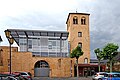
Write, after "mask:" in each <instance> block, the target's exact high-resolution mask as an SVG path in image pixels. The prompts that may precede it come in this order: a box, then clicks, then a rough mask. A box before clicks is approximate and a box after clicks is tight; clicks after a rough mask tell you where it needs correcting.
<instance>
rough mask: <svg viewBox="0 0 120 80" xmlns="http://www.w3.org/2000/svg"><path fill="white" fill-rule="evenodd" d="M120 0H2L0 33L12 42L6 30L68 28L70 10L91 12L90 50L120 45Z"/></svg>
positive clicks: (4, 42) (4, 38)
mask: <svg viewBox="0 0 120 80" xmlns="http://www.w3.org/2000/svg"><path fill="white" fill-rule="evenodd" d="M119 4H120V0H0V35H1V37H2V39H3V41H2V42H1V43H0V45H2V46H6V45H7V46H8V45H9V44H8V41H7V39H6V37H5V34H4V30H6V29H33V30H52V31H54V30H55V31H56V30H57V31H67V30H66V20H67V17H68V14H69V13H74V12H76V11H77V12H78V13H89V14H90V22H89V23H90V50H91V58H95V53H94V49H96V48H102V47H104V46H105V45H106V44H107V43H111V42H112V43H115V44H118V45H120V41H119V40H120V35H119V33H120V27H119V25H120V5H119ZM14 45H16V44H14Z"/></svg>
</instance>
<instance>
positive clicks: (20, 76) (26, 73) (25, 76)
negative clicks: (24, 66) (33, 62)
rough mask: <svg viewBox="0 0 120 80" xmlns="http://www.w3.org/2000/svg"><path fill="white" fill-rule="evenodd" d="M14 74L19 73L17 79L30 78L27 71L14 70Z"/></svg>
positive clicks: (29, 79)
mask: <svg viewBox="0 0 120 80" xmlns="http://www.w3.org/2000/svg"><path fill="white" fill-rule="evenodd" d="M14 74H19V79H25V80H32V76H31V74H30V73H29V72H14Z"/></svg>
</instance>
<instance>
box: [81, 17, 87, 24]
mask: <svg viewBox="0 0 120 80" xmlns="http://www.w3.org/2000/svg"><path fill="white" fill-rule="evenodd" d="M81 24H82V25H85V24H86V18H85V17H82V18H81Z"/></svg>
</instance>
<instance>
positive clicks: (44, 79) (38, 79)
mask: <svg viewBox="0 0 120 80" xmlns="http://www.w3.org/2000/svg"><path fill="white" fill-rule="evenodd" d="M33 80H92V78H91V77H87V78H86V77H79V78H77V77H71V78H49V77H34V78H33Z"/></svg>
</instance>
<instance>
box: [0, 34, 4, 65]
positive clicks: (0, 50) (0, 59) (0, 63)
mask: <svg viewBox="0 0 120 80" xmlns="http://www.w3.org/2000/svg"><path fill="white" fill-rule="evenodd" d="M2 41H3V40H2V38H1V36H0V44H1V42H2ZM1 52H2V49H1V46H0V65H2V62H1V61H2V57H1Z"/></svg>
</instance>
